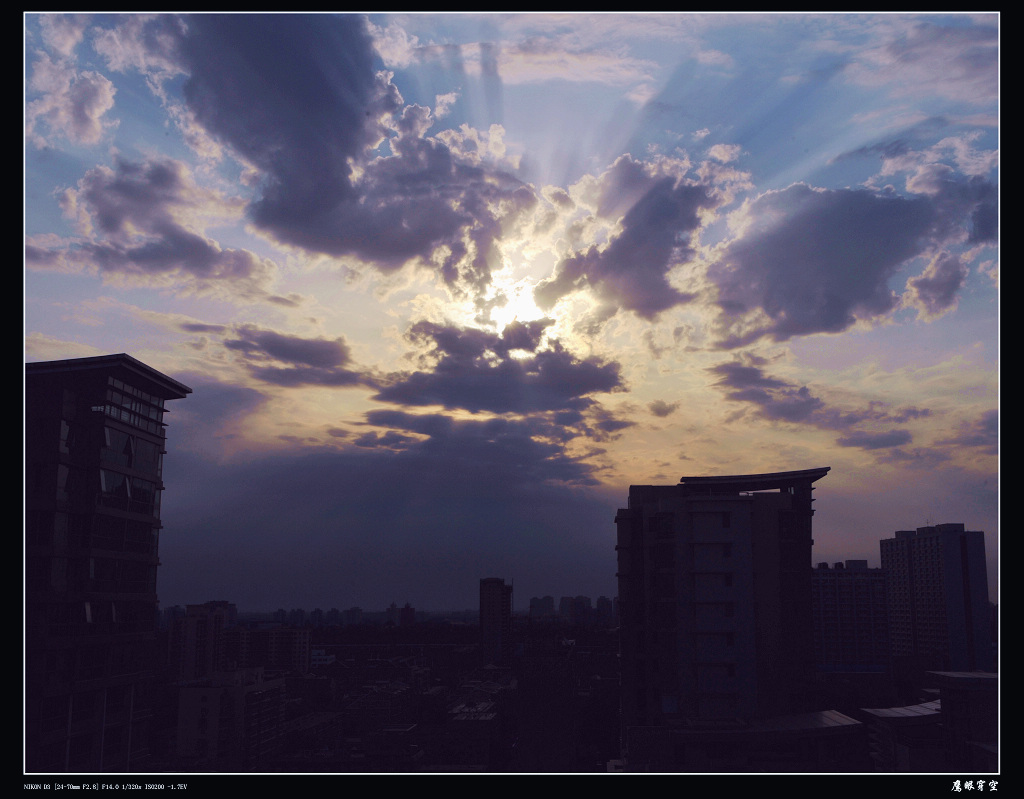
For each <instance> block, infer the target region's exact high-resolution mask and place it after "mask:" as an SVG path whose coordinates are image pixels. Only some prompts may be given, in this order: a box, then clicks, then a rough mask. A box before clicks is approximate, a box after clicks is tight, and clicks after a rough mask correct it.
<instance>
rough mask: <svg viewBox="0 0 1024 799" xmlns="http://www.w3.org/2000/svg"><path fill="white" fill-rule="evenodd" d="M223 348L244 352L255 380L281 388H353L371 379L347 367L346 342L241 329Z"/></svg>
mask: <svg viewBox="0 0 1024 799" xmlns="http://www.w3.org/2000/svg"><path fill="white" fill-rule="evenodd" d="M232 332H233V335H234V336H235V337H234V338H225V339H224V342H223V343H224V346H225V347H227V348H228V349H229V350H233V351H235V352H241V353H243V354H244V355H245V357H246V366H247V367H248V369H249V372H250V373H251V374H252V375H253V376H254V377H256V378H258V379H260V380H263V381H265V382H267V383H274V384H275V385H279V386H286V387H294V386H305V385H318V386H354V385H357V384H360V383H367V382H368V381H369V378H368V377H366V376H365V375H363V374H361V373H360V372H356V371H352V370H350V369H347V368H346V367H347V366H348V364H349V363H350V362H351V354H350V352H349V348H348V345H347V344H346V343H345V340H344V338H341V337H339V338H335V339H325V338H303V337H301V336H290V335H285V334H283V333H278V332H276V331H274V330H264V329H261V328H258V327H256V326H254V325H242V326H240V327H237V328H235V329H234V330H233V331H232Z"/></svg>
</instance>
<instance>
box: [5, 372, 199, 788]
mask: <svg viewBox="0 0 1024 799" xmlns="http://www.w3.org/2000/svg"><path fill="white" fill-rule="evenodd" d="M191 391H192V389H190V388H189V387H188V386H185V385H183V384H182V383H179V382H178V381H177V380H174V379H172V378H170V377H168V376H166V375H164V374H161V373H160V372H158V371H156V370H155V369H153V368H152V367H150V366H147V365H146V364H144V363H141V362H140V361H137V360H136V359H134V358H132V357H131V356H129V355H124V354H121V355H104V356H99V357H94V358H76V359H72V360H64V361H48V362H42V363H29V364H26V365H25V765H26V769H27V770H28V771H33V772H47V773H56V772H67V771H73V772H84V773H89V772H112V771H116V772H127V771H137V770H141V769H143V768H144V767H145V764H146V761H147V758H148V756H149V752H148V748H147V747H148V740H149V736H148V733H147V725H148V719H149V716H150V707H151V699H150V696H151V694H150V690H151V686H152V683H153V679H154V668H155V657H154V655H155V646H156V619H157V594H156V572H157V566H158V564H159V560H158V555H157V542H158V539H159V533H160V494H161V492H162V490H163V487H164V486H163V481H162V479H161V475H162V467H163V455H164V451H165V432H164V428H165V425H164V421H163V419H164V411H165V407H164V406H165V403H166V402H167V401H168V400H175V399H182V398H184V397H185V396H187V395H188V394H190V393H191Z"/></svg>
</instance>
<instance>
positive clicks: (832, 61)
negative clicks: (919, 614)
mask: <svg viewBox="0 0 1024 799" xmlns="http://www.w3.org/2000/svg"><path fill="white" fill-rule="evenodd" d="M998 23H999V15H998V14H977V15H968V14H954V15H940V14H864V15H854V14H775V15H745V14H713V15H695V14H597V15H590V14H588V15H577V14H567V15H546V14H521V15H515V14H513V15H499V14H478V15H471V14H466V15H445V14H412V15H399V14H371V15H368V16H364V15H318V14H317V15H294V16H293V15H258V14H256V15H254V14H238V15H197V16H189V15H184V16H179V15H171V14H159V15H142V14H127V15H91V16H90V15H70V14H26V15H25V29H26V39H25V123H26V149H25V233H26V245H25V264H26V270H25V356H26V360H27V361H44V360H56V359H65V358H77V357H90V356H96V355H106V354H112V353H121V352H124V353H127V354H129V355H131V356H132V357H133V358H136V359H138V360H140V361H142V362H144V363H146V364H148V365H151V366H152V367H153V368H154V369H157V370H159V371H160V372H162V373H164V374H165V375H167V376H169V377H171V378H173V379H174V380H178V381H181V382H182V383H184V384H186V385H188V386H190V387H192V388H193V393H192V394H191V395H190V396H189V397H188V399H187V400H185V401H183V402H180V403H176V404H175V406H174V407H173V408H171V409H169V411H168V418H167V423H168V441H167V447H168V454H167V456H166V463H165V468H164V475H163V480H164V484H165V486H166V490H165V492H164V496H163V507H162V514H161V515H162V518H163V523H164V529H163V531H162V533H161V540H160V559H161V565H160V568H159V572H158V584H157V590H158V593H159V596H160V602H161V606H163V607H167V606H171V605H186V604H194V603H202V602H206V601H208V600H215V599H223V600H227V601H229V602H232V603H234V604H236V605H237V606H238V607H239V609H241V610H245V611H271V610H273V609H275V608H277V607H282V606H284V607H289V608H292V607H303V608H306V609H307V610H310V609H312V608H314V607H321V608H323V609H324V610H326V609H328V608H330V607H338V608H340V609H344V608H346V607H351V606H361V607H363V609H364V610H367V611H376V610H378V609H380V610H382V609H383V608H385V607H387V606H388V605H389V604H390V603H391V602H397V603H398V604H399V605H401V604H402V603H403V602H407V601H408V602H410V603H411V604H412V605H414V606H416V607H417V608H422V609H424V610H428V611H429V610H438V611H440V610H458V609H462V608H472V607H475V606H476V605H477V601H478V590H479V580H480V579H481V578H484V577H488V576H500V577H502V578H503V579H505V580H506V581H511V582H513V583H514V585H515V601H516V602H517V605H516V610H517V611H519V610H521V609H523V608H524V607H525V603H527V602H528V599H529V597H531V596H544V595H548V594H551V593H552V591H559V592H561V593H562V594H564V595H569V596H576V595H585V596H590V597H594V598H596V597H598V596H601V595H604V596H608V597H613V596H614V595H615V550H614V547H615V536H616V532H615V524H614V517H615V509H616V508H618V507H621V506H622V505H623V502H624V501H625V499H626V497H627V495H628V493H629V487H630V486H631V485H657V484H666V483H668V484H671V483H676V482H677V481H678V480H679V479H680V476H681V475H708V476H714V475H727V474H758V473H766V472H779V471H786V470H802V469H807V468H812V467H819V466H822V465H827V466H829V467H831V471H830V472H829V476H828V478H827V479H826V480H823V481H822V482H821V484H820V485H819V486H818V490H817V492H816V499H817V502H816V504H815V510H816V515H815V518H814V539H815V544H814V547H813V550H812V562H813V563H817V562H822V561H824V562H830V563H831V562H837V561H845V560H849V559H856V560H867V561H868V562H869V564H870V565H871V566H878V565H879V541H880V540H882V539H884V538H889V537H891V536H892V535H893V534H894V532H895V531H897V530H906V529H916V528H918V527H923V526H927V525H935V524H943V523H962V524H964V525H965V526H966V528H967V529H968V530H982V531H984V533H985V548H986V558H987V565H988V582H989V596H990V599H991V600H993V601H996V599H997V597H998V576H999V571H998V532H999V531H998V494H997V489H998V452H997V444H998V393H999V392H998V312H999V291H998V247H997V245H998V231H997V220H998V149H997V147H998V133H999V128H998V111H999V109H998V72H999V61H998V41H999V25H998ZM811 565H812V564H808V567H809V568H810V566H811Z"/></svg>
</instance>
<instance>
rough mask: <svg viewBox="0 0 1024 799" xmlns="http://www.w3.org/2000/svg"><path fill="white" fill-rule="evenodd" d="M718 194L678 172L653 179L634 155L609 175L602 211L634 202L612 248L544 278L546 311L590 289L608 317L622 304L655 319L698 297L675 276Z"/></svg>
mask: <svg viewBox="0 0 1024 799" xmlns="http://www.w3.org/2000/svg"><path fill="white" fill-rule="evenodd" d="M717 202H718V201H717V200H716V198H715V196H714V194H713V192H712V191H711V190H710V188H709V187H707V186H703V185H700V184H696V183H693V182H689V181H685V180H683V179H681V178H677V177H672V176H658V177H652V176H650V175H649V174H646V172H645V171H644V170H643V168H642V167H639V165H637V164H635V162H632V161H631V159H629V158H628V157H627V156H623V157H622V158H620V159H619V160H618V161H617V162H616V163H615V164H614V165H613V166H612V168H611V169H610V170H609V172H608V173H606V175H605V176H604V177H603V178H602V193H601V196H600V199H599V203H598V209H597V212H598V214H599V215H600V216H605V217H608V216H614V215H615V214H616V213H617V212H618V210H619V209H620V208H623V207H626V208H628V210H625V213H624V215H623V216H622V219H621V222H620V228H621V229H620V231H619V232H618V233H616V234H615V235H614V236H613V237H612V238H611V240H610V241H609V242H608V244H607V245H606V246H604V247H599V246H591V247H589V248H588V249H586V250H584V251H582V252H577V253H575V254H573V255H571V256H569V257H567V258H565V259H563V260H562V261H561V262H560V263H559V264H558V265H557V267H556V268H555V274H554V276H553V277H551V278H549V279H547V280H543V281H541V282H540V283H539V284H538V286H537V288H536V290H535V292H534V299H535V301H536V302H537V305H538V306H540V307H541V308H543V309H549V308H552V307H553V306H554V305H555V303H557V302H558V300H560V299H561V298H562V297H564V296H566V295H568V294H571V293H573V292H575V291H580V290H582V289H585V288H589V289H590V290H591V291H592V292H593V293H594V294H595V295H596V296H597V297H598V298H599V299H600V301H601V302H602V304H603V306H604V308H605V309H606V310H605V315H606V316H607V315H609V314H611V313H614V311H615V310H617V309H618V308H622V309H625V310H629V311H633V312H634V313H636V314H637V315H638V316H640V317H642V318H644V319H648V320H651V319H654V318H656V317H657V316H658V314H660V313H661V312H662V311H665V310H667V309H668V308H671V307H673V306H676V305H681V304H684V303H687V302H689V301H691V300H692V299H694V296H695V295H693V294H690V293H686V292H682V291H680V290H678V289H677V288H675V287H674V286H672V285H671V284H670V283H669V282H668V273H669V271H670V270H671V269H672V268H673V267H675V266H677V265H678V264H681V263H685V262H687V261H688V260H689V259H690V258H691V257H692V256H693V253H694V251H693V247H692V244H691V238H692V236H693V234H694V233H695V232H696V231H697V229H698V228H699V227H700V225H701V217H700V214H701V212H702V211H704V210H705V209H710V208H713V207H714V206H715V205H716V204H717Z"/></svg>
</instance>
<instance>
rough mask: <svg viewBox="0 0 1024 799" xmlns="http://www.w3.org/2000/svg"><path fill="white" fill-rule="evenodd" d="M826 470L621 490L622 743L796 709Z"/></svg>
mask: <svg viewBox="0 0 1024 799" xmlns="http://www.w3.org/2000/svg"><path fill="white" fill-rule="evenodd" d="M828 471H829V469H828V468H827V467H826V468H820V469H807V470H804V471H794V472H776V473H772V474H751V475H732V476H722V477H683V478H682V479H681V480H680V482H679V484H678V485H670V486H644V485H637V486H630V489H629V506H628V507H627V508H624V509H620V510H619V511H618V514H617V515H616V517H615V521H616V525H617V527H618V545H617V546H616V549H617V550H618V567H619V569H618V578H619V615H620V647H621V668H622V700H621V701H622V714H621V719H622V724H623V727H624V729H623V740H624V741H625V740H627V735H626V730H627V729H628V728H629V727H631V726H637V727H664V726H671V725H693V724H701V723H715V722H716V721H718V722H721V721H724V720H728V719H737V718H741V719H742V718H747V719H753V718H762V719H763V718H768V717H772V716H778V715H782V714H786V713H795V712H798V711H801V710H803V709H805V708H804V707H803V702H802V700H803V698H804V697H805V696H806V688H807V684H808V681H809V679H810V676H811V672H812V669H813V662H814V650H813V637H812V629H813V627H812V617H811V568H810V566H811V545H812V543H813V541H812V539H811V517H812V516H813V514H814V510H813V505H812V503H813V501H814V500H813V499H812V496H811V495H812V491H813V483H814V482H815V481H817V480H819V479H821V478H822V477H824V476H825V475H826V474H827V473H828Z"/></svg>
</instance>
